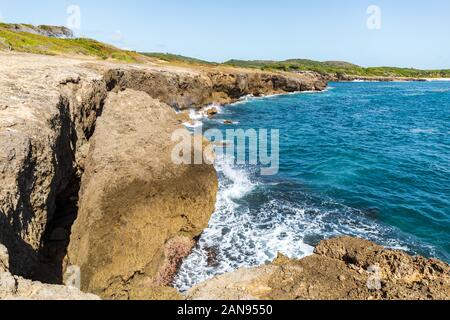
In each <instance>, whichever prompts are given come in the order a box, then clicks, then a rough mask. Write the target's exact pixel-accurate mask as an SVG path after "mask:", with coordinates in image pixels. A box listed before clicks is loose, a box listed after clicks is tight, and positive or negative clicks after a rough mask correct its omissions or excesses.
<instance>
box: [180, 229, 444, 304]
mask: <svg viewBox="0 0 450 320" xmlns="http://www.w3.org/2000/svg"><path fill="white" fill-rule="evenodd" d="M188 299H217V300H238V299H264V300H266V299H267V300H431V299H433V300H440V299H443V300H444V299H450V266H449V265H448V264H446V263H444V262H441V261H438V260H435V259H425V258H423V257H411V256H409V255H407V254H406V253H404V252H401V251H394V250H388V249H385V248H383V247H381V246H378V245H376V244H374V243H372V242H369V241H365V240H361V239H355V238H348V237H343V238H337V239H332V240H328V241H323V242H321V243H320V244H319V245H318V246H317V247H316V249H315V253H314V255H312V256H309V257H306V258H304V259H301V260H291V259H288V258H286V257H284V256H282V255H279V257H278V258H277V259H276V260H275V261H274V262H273V263H272V264H269V265H265V266H262V267H257V268H250V269H241V270H238V271H236V272H234V273H230V274H225V275H222V276H218V277H216V278H214V279H212V280H209V281H206V282H204V283H201V284H199V285H197V286H196V287H194V288H193V289H192V290H191V291H190V292H189V293H188Z"/></svg>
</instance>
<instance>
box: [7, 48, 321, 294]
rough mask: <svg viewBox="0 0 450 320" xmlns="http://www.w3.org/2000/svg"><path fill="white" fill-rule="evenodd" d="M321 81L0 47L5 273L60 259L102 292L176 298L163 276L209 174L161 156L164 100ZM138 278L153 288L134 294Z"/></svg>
mask: <svg viewBox="0 0 450 320" xmlns="http://www.w3.org/2000/svg"><path fill="white" fill-rule="evenodd" d="M325 86H326V83H325V82H324V81H323V80H322V79H319V78H314V77H301V76H298V77H297V76H292V77H291V76H286V75H283V74H279V73H262V72H246V71H242V70H237V69H223V68H217V69H216V68H214V69H208V70H204V69H198V70H197V69H186V68H174V67H159V66H154V65H149V64H146V65H127V64H116V63H110V62H100V61H97V60H86V59H83V60H80V59H68V58H61V57H48V56H39V55H28V54H12V53H0V90H1V92H2V95H1V96H0V184H1V185H2V188H1V190H0V243H2V244H4V245H5V246H6V247H7V248H8V250H9V253H10V258H9V270H10V272H11V273H12V274H14V275H18V276H24V277H26V278H31V279H34V280H41V281H44V282H47V283H55V284H61V283H62V281H63V274H64V270H65V269H66V268H67V267H68V265H69V263H70V264H74V265H75V266H79V267H80V268H81V279H82V285H83V289H85V290H89V291H94V292H96V293H99V294H101V295H102V296H104V297H106V298H122V299H127V298H130V299H132V298H139V297H141V298H149V297H154V298H160V297H167V296H170V297H171V298H175V297H179V296H178V295H177V293H176V292H174V291H173V290H171V289H169V288H166V287H164V286H166V285H168V284H170V280H171V277H172V276H173V273H174V272H175V271H176V269H177V266H178V264H179V263H180V261H181V259H182V258H183V257H184V256H186V255H187V254H188V253H189V251H190V249H191V247H192V246H193V245H194V243H195V237H196V236H198V235H199V234H200V233H201V231H202V229H203V228H204V227H205V226H206V224H207V222H208V220H209V217H210V215H211V213H212V212H213V210H214V204H215V203H214V202H215V192H216V189H217V178H216V175H215V172H214V170H213V168H212V166H210V165H200V166H174V165H173V163H172V162H171V161H170V159H169V155H170V151H171V148H172V146H173V143H172V141H171V140H170V134H171V132H172V131H173V130H175V129H180V120H179V118H178V115H176V113H175V112H174V110H173V109H187V108H191V107H197V108H198V107H202V106H205V105H207V104H209V103H213V102H214V103H226V102H231V101H234V100H236V99H238V98H239V97H241V96H243V95H247V94H253V95H261V94H269V93H281V92H292V91H295V90H315V89H322V88H324V87H325ZM182 130H183V129H182ZM186 133H187V131H186ZM80 188H81V191H80ZM75 221H76V222H75ZM74 222H75V226H74V227H73V234H72V237H71V238H70V235H71V232H72V226H73V223H74ZM70 239H71V245H70V250H69V258H68V259H65V257H66V253H67V247H68V245H69V241H70ZM142 286H144V287H145V288H157V289H152V290H149V293H148V294H147V295H146V296H145V297H144V296H141V295H139V294H138V291H139V290H135V288H138V287H142ZM139 292H142V290H141V291H139ZM159 293H162V295H160V294H159Z"/></svg>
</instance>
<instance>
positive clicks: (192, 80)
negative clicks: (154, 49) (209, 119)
mask: <svg viewBox="0 0 450 320" xmlns="http://www.w3.org/2000/svg"><path fill="white" fill-rule="evenodd" d="M105 78H106V81H107V82H108V83H109V84H110V89H112V90H115V91H117V90H123V89H126V88H128V89H133V90H137V91H143V92H146V93H148V94H149V95H150V96H151V97H152V98H155V99H158V100H160V101H162V102H165V103H167V104H169V105H170V106H172V107H174V108H176V109H181V110H183V109H189V108H201V107H204V106H206V105H210V104H213V103H216V104H228V103H232V102H235V101H237V100H238V99H240V98H242V97H244V96H246V95H254V96H261V95H267V94H275V93H286V92H295V91H312V90H323V89H325V88H326V86H327V82H326V81H325V79H324V78H322V77H320V76H318V75H311V74H305V75H295V74H290V75H287V74H281V73H272V72H262V71H257V70H220V71H202V70H173V71H171V72H161V71H160V70H151V69H148V68H147V69H145V70H132V69H128V70H127V69H124V68H122V69H115V70H110V71H108V72H107V74H106V76H105Z"/></svg>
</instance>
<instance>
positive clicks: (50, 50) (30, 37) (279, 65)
mask: <svg viewBox="0 0 450 320" xmlns="http://www.w3.org/2000/svg"><path fill="white" fill-rule="evenodd" d="M0 50H9V51H18V52H28V53H36V54H47V55H68V56H72V55H82V56H89V57H95V58H98V59H113V60H118V61H123V62H144V61H148V59H147V58H153V59H158V60H162V61H166V62H168V63H171V64H189V65H195V66H209V67H210V66H221V65H224V66H233V67H240V68H253V69H260V70H269V71H270V70H274V71H277V70H279V71H286V72H302V71H315V72H319V73H321V74H324V75H337V76H338V77H339V76H341V75H343V76H357V77H407V78H450V70H418V69H410V68H395V67H373V68H364V67H361V66H358V65H355V64H352V63H349V62H345V61H324V62H320V61H314V60H309V59H289V60H285V61H272V60H248V61H247V60H229V61H227V62H225V63H223V64H220V63H214V62H209V61H205V60H201V59H196V58H190V57H185V56H182V55H176V54H170V53H156V52H149V53H137V52H134V51H127V50H121V49H119V48H116V47H114V46H112V45H109V44H105V43H102V42H99V41H96V40H92V39H85V38H73V34H72V32H71V31H70V30H69V29H67V28H65V27H55V26H47V25H42V26H37V27H36V26H33V25H30V24H6V23H0Z"/></svg>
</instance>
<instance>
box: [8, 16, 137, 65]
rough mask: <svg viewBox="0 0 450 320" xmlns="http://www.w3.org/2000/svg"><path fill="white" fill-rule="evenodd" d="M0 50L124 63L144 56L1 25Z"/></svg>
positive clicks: (107, 46) (91, 41)
mask: <svg viewBox="0 0 450 320" xmlns="http://www.w3.org/2000/svg"><path fill="white" fill-rule="evenodd" d="M0 49H4V50H5V49H7V50H12V51H18V52H27V53H35V54H46V55H83V56H90V57H96V58H99V59H104V60H106V59H114V60H119V61H123V62H139V60H142V56H141V55H139V54H138V53H136V52H132V51H124V50H120V49H118V48H115V47H113V46H110V45H107V44H104V43H101V42H99V41H96V40H91V39H84V38H78V39H60V38H50V37H46V36H42V35H37V34H31V33H27V32H15V31H11V30H9V29H7V28H6V27H5V25H2V24H0Z"/></svg>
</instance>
